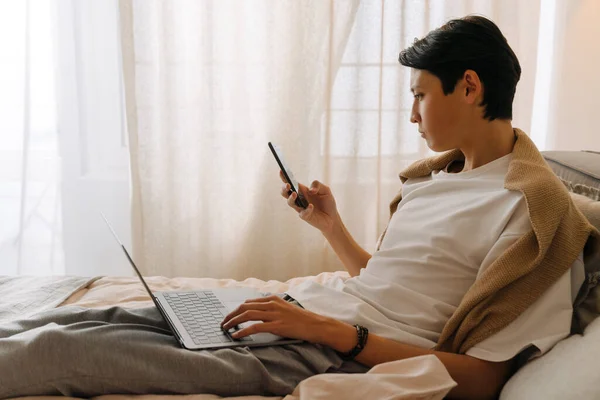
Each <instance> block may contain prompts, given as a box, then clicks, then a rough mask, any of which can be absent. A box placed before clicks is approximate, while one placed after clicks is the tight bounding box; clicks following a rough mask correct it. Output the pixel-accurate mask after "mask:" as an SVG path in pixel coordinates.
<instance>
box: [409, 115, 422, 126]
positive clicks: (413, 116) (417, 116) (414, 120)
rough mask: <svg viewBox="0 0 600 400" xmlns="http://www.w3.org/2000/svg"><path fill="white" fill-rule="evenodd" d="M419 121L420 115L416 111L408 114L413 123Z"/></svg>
mask: <svg viewBox="0 0 600 400" xmlns="http://www.w3.org/2000/svg"><path fill="white" fill-rule="evenodd" d="M419 121H421V117H420V116H419V115H418V114H417V113H411V114H410V122H412V123H413V124H418V123H419Z"/></svg>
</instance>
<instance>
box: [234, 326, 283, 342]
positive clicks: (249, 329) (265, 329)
mask: <svg viewBox="0 0 600 400" xmlns="http://www.w3.org/2000/svg"><path fill="white" fill-rule="evenodd" d="M276 326H277V324H276V323H275V322H263V323H257V324H252V325H250V326H249V327H247V328H244V329H240V330H239V331H237V332H234V333H232V334H231V336H232V337H233V338H234V339H241V338H243V337H246V336H248V335H253V334H255V333H261V332H271V333H273V332H272V329H273V328H275V327H276Z"/></svg>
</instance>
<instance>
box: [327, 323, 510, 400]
mask: <svg viewBox="0 0 600 400" xmlns="http://www.w3.org/2000/svg"><path fill="white" fill-rule="evenodd" d="M320 343H321V344H324V345H327V346H329V347H332V348H333V349H334V350H337V351H339V352H343V353H346V352H348V351H350V350H351V349H352V348H353V347H354V346H355V345H356V343H357V337H356V329H355V328H354V327H353V326H351V325H348V324H346V323H343V322H340V321H335V320H331V319H329V320H328V323H325V324H324V329H323V337H322V339H321V340H320ZM426 354H433V355H435V356H436V357H438V358H439V359H440V361H441V362H442V363H443V364H444V366H445V367H446V369H447V370H448V373H449V374H450V376H451V377H452V379H454V381H455V382H456V383H457V384H458V385H457V386H456V387H454V388H453V389H452V390H451V391H450V393H449V394H448V398H450V399H495V398H497V396H498V394H499V393H500V390H501V389H502V387H503V385H504V383H505V382H506V381H507V380H508V378H509V377H510V375H511V373H512V367H513V363H512V361H505V362H498V363H495V362H490V361H485V360H480V359H477V358H475V357H471V356H467V355H462V354H454V353H446V352H441V351H434V350H431V349H424V348H420V347H416V346H411V345H408V344H404V343H400V342H397V341H394V340H391V339H386V338H383V337H381V336H377V335H374V334H372V333H369V337H368V339H367V344H366V346H365V348H364V349H363V350H362V351H361V352H360V354H359V355H358V356H357V357H356V361H358V362H360V363H362V364H364V365H366V366H368V367H372V366H375V365H377V364H381V363H384V362H388V361H394V360H403V359H405V358H411V357H417V356H422V355H426Z"/></svg>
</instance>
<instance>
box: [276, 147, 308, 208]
mask: <svg viewBox="0 0 600 400" xmlns="http://www.w3.org/2000/svg"><path fill="white" fill-rule="evenodd" d="M269 149H271V153H273V157H275V160H276V161H277V164H279V168H281V171H282V172H283V176H284V177H285V180H286V181H288V183H289V184H290V186H291V187H292V191H293V192H296V194H297V195H298V197H296V205H297V206H298V207H302V208H306V207H308V201H306V199H305V198H304V196H303V195H302V193H300V192H299V190H298V189H299V188H300V186H298V181H296V178H294V174H293V173H292V171H291V170H290V169H289V168H288V167H287V164H286V163H285V161H283V154H282V152H281V149H280V148H279V147H277V146H276V145H274V144H273V143H271V142H269Z"/></svg>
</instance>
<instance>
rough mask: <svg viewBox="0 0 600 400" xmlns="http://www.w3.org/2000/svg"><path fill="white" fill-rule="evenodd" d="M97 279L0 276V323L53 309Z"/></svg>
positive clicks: (98, 277)
mask: <svg viewBox="0 0 600 400" xmlns="http://www.w3.org/2000/svg"><path fill="white" fill-rule="evenodd" d="M100 278H101V277H100V276H97V277H94V278H90V277H81V276H0V324H2V323H5V322H9V321H13V320H15V319H20V318H27V317H29V316H31V315H33V314H36V313H38V312H40V311H44V310H48V309H51V308H54V307H56V306H58V305H59V304H60V303H62V302H63V301H65V300H66V299H67V298H68V297H69V296H71V295H72V294H73V293H75V292H76V291H78V290H79V289H81V288H84V287H86V286H88V285H89V284H91V283H92V282H94V281H96V280H97V279H100Z"/></svg>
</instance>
